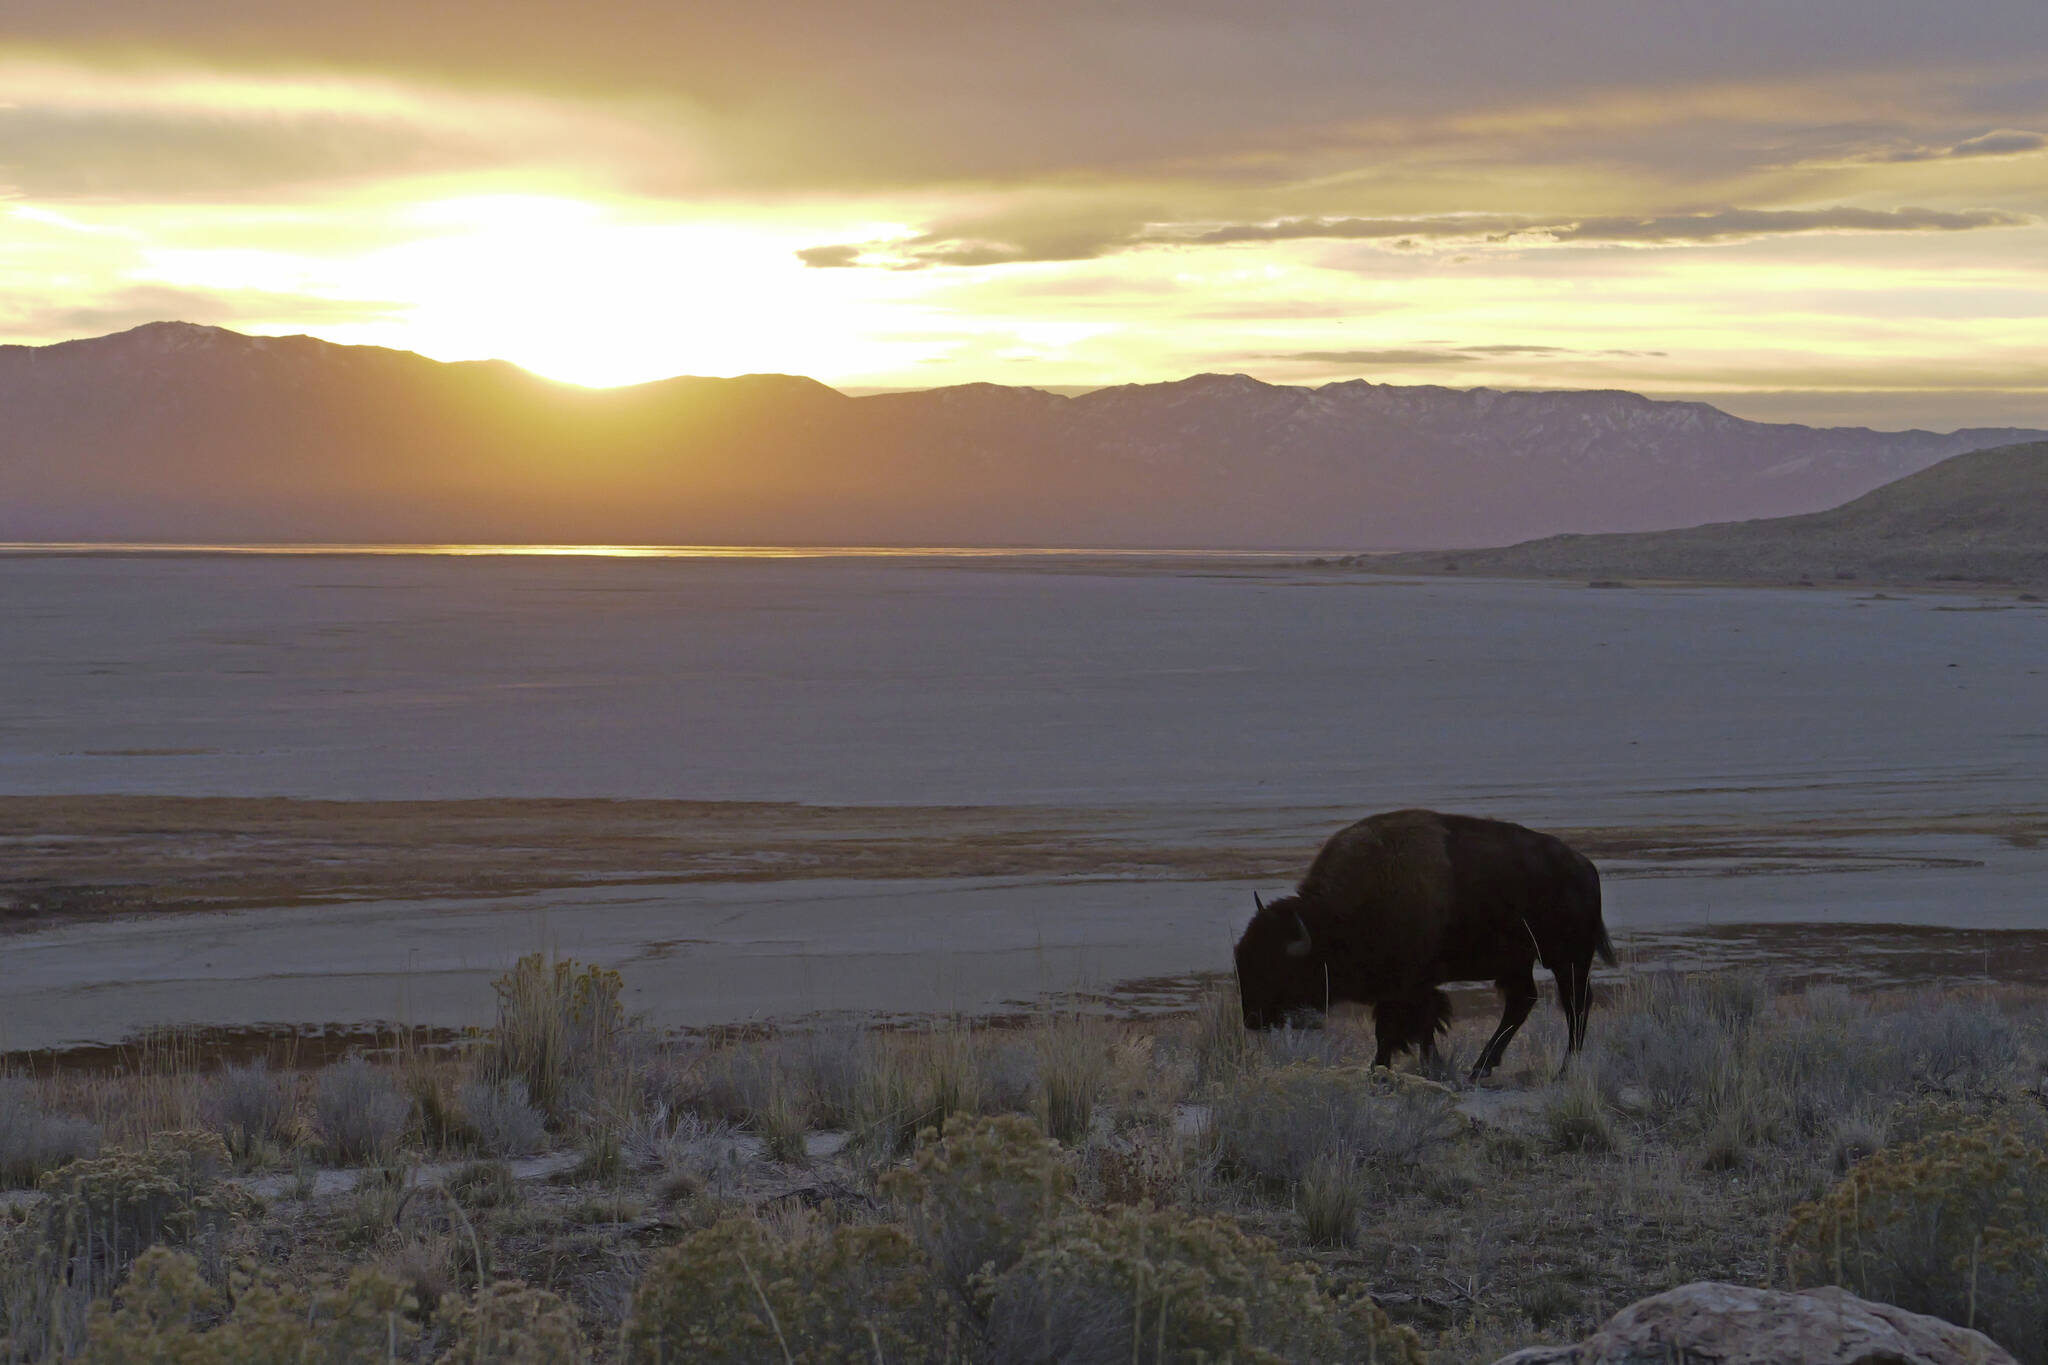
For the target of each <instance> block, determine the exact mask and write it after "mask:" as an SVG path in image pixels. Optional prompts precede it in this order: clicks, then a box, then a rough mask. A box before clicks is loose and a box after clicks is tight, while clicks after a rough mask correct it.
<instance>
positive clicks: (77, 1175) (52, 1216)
mask: <svg viewBox="0 0 2048 1365" xmlns="http://www.w3.org/2000/svg"><path fill="white" fill-rule="evenodd" d="M228 1165H229V1157H228V1149H227V1145H226V1144H225V1143H223V1142H222V1141H221V1139H220V1137H219V1136H218V1135H217V1134H214V1133H203V1132H171V1133H157V1134H155V1135H153V1136H151V1137H150V1139H149V1140H148V1142H147V1143H146V1144H145V1145H144V1146H142V1147H141V1148H122V1149H116V1150H114V1151H112V1152H109V1153H108V1154H107V1155H105V1156H102V1157H96V1158H93V1159H91V1160H86V1161H74V1162H72V1163H71V1164H70V1165H68V1166H65V1167H62V1168H60V1169H58V1170H55V1171H51V1172H49V1173H48V1174H46V1175H44V1176H43V1178H42V1179H41V1180H40V1181H38V1182H37V1188H38V1189H40V1190H41V1191H42V1193H43V1195H44V1198H43V1201H42V1204H41V1207H40V1209H39V1214H40V1218H41V1239H40V1240H41V1243H42V1247H41V1254H43V1255H45V1256H48V1257H50V1258H52V1263H53V1264H61V1265H63V1266H65V1267H66V1270H65V1272H64V1273H65V1276H66V1278H68V1280H69V1281H70V1282H71V1283H72V1284H73V1285H74V1286H78V1287H81V1288H85V1289H86V1290H87V1291H88V1292H89V1293H91V1294H103V1293H105V1292H107V1291H108V1290H110V1289H112V1288H113V1287H114V1286H115V1285H116V1284H118V1283H119V1282H120V1280H121V1278H122V1277H123V1276H124V1275H125V1274H126V1273H127V1270H128V1267H129V1266H130V1265H131V1264H132V1263H133V1262H134V1261H135V1258H136V1257H137V1256H139V1255H140V1254H141V1253H142V1252H144V1251H146V1250H147V1249H149V1248H150V1247H153V1246H168V1247H190V1248H192V1249H194V1250H195V1251H197V1252H199V1253H201V1255H202V1256H204V1257H207V1258H209V1259H210V1258H211V1257H212V1256H213V1255H214V1254H215V1253H216V1252H217V1250H218V1246H219V1241H220V1236H221V1234H222V1232H223V1231H224V1230H225V1228H226V1226H227V1224H228V1223H229V1222H230V1221H232V1220H233V1219H235V1218H236V1217H239V1216H242V1215H244V1214H246V1213H248V1212H250V1211H251V1209H252V1208H253V1207H254V1201H253V1200H252V1199H251V1198H250V1196H249V1195H247V1194H246V1193H244V1192H243V1191H241V1190H239V1189H236V1188H234V1187H232V1186H224V1185H222V1184H221V1183H220V1179H219V1177H220V1175H221V1173H222V1172H223V1171H225V1170H227V1169H228Z"/></svg>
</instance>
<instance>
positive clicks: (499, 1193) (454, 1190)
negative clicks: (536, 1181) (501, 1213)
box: [443, 1161, 519, 1209]
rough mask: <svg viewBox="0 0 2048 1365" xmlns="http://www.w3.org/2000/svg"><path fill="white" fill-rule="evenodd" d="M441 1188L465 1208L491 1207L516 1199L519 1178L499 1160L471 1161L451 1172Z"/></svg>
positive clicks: (514, 1201) (515, 1201)
mask: <svg viewBox="0 0 2048 1365" xmlns="http://www.w3.org/2000/svg"><path fill="white" fill-rule="evenodd" d="M443 1188H444V1189H446V1190H447V1191H448V1193H449V1195H450V1196H451V1197H452V1198H453V1199H454V1200H455V1202H456V1203H458V1204H460V1205H462V1207H464V1208H466V1209H495V1208H501V1207H503V1206H504V1205H507V1204H516V1203H518V1202H519V1181H518V1180H517V1179H516V1178H514V1176H513V1174H512V1168H511V1167H510V1166H507V1165H506V1164H505V1163H504V1162H502V1161H472V1162H470V1163H469V1164H468V1165H466V1166H464V1167H462V1168H461V1169H460V1170H457V1171H455V1172H453V1173H451V1174H450V1175H449V1177H448V1179H447V1182H446V1183H445V1184H444V1186H443Z"/></svg>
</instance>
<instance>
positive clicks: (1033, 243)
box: [797, 206, 2036, 270]
mask: <svg viewBox="0 0 2048 1365" xmlns="http://www.w3.org/2000/svg"><path fill="white" fill-rule="evenodd" d="M2035 221H2036V220H2035V219H2034V218H2032V217H2030V216H2028V215H2025V214H2019V213H2012V212H2008V211H2006V210H2003V209H1966V210H1960V211H1948V210H1940V209H1925V208H1898V209H1865V208H1853V207H1848V206H1837V207H1833V208H1823V209H1736V208H1729V209H1719V210H1716V211H1714V212H1711V213H1685V214H1661V215H1646V216H1640V217H1637V216H1629V215H1620V214H1603V215H1597V216H1590V217H1583V218H1581V217H1563V216H1560V217H1538V216H1534V215H1510V214H1486V213H1471V214H1466V213H1451V214H1438V215H1432V216H1427V217H1413V218H1283V219H1278V220H1275V221H1271V222H1261V223H1225V224H1222V225H1220V226H1219V225H1203V224H1154V225H1152V226H1150V227H1143V228H1140V227H1137V226H1129V225H1126V226H1123V227H1117V226H1112V225H1111V224H1110V223H1107V222H1105V223H1102V224H1092V225H1083V226H1069V227H1062V228H1060V229H1059V230H1057V231H1053V232H1043V231H1039V232H1034V231H1031V230H1030V229H1028V228H1027V229H1026V230H1025V231H1021V232H1017V233H1014V234H1009V235H1003V236H989V237H961V236H955V235H952V232H951V231H950V230H948V229H938V230H935V231H932V232H928V233H924V234H921V235H919V236H915V237H909V238H903V239H899V240H897V241H893V242H870V243H867V244H865V245H863V246H857V247H856V246H851V245H838V246H821V247H810V248H807V249H805V250H803V251H800V252H798V253H797V255H798V256H799V257H800V258H801V259H802V260H803V261H804V263H805V264H806V265H813V266H853V265H867V266H877V267H882V268H887V269H892V270H921V269H925V268H927V267H940V266H955V267H976V266H991V265H1017V264H1021V263H1025V262H1041V261H1080V260H1093V259H1095V258H1097V257H1100V256H1104V255H1108V254H1111V253H1114V252H1118V251H1125V250H1130V249H1134V248H1138V247H1146V246H1177V247H1190V246H1229V245H1237V244H1241V243H1248V242H1289V241H1318V240H1328V241H1376V242H1385V243H1388V244H1390V245H1391V246H1393V247H1395V248H1397V249H1409V248H1414V247H1419V246H1420V245H1421V244H1423V243H1425V242H1459V243H1470V244H1474V245H1482V246H1483V245H1492V246H1508V247H1521V246H1533V245H1541V244H1545V243H1563V244H1580V243H1596V244H1597V243H1608V244H1632V245H1642V246H1677V245H1696V244H1708V245H1712V244H1718V243H1725V242H1738V241H1747V240H1752V239H1755V238H1760V237H1780V236H1792V235H1797V234H1800V233H1813V232H1967V231H1972V230H1975V229H1981V228H2001V227H2023V226H2026V225H2029V224H2031V223H2033V222H2035Z"/></svg>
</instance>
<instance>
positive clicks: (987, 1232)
mask: <svg viewBox="0 0 2048 1365" xmlns="http://www.w3.org/2000/svg"><path fill="white" fill-rule="evenodd" d="M934 1136H935V1135H934V1134H932V1133H931V1132H930V1131H929V1130H927V1132H926V1134H925V1138H926V1141H925V1142H924V1145H923V1146H921V1147H920V1148H919V1149H918V1152H917V1155H916V1158H915V1160H914V1161H913V1163H912V1165H911V1167H910V1169H908V1170H903V1171H892V1172H891V1173H890V1174H888V1175H887V1176H884V1177H883V1178H882V1181H881V1187H882V1192H883V1193H884V1194H885V1195H886V1196H887V1197H888V1198H889V1199H890V1200H891V1201H892V1202H894V1204H895V1205H896V1207H897V1209H898V1210H899V1211H900V1212H901V1214H902V1217H903V1219H904V1222H905V1224H906V1225H907V1226H908V1228H909V1230H910V1232H911V1235H912V1236H913V1237H915V1238H916V1239H917V1242H918V1244H919V1246H920V1247H922V1248H923V1250H924V1252H925V1254H926V1255H927V1256H928V1257H929V1258H930V1260H931V1263H932V1266H933V1268H934V1269H935V1270H936V1271H937V1273H938V1275H939V1276H940V1278H941V1280H942V1281H943V1282H944V1284H945V1285H946V1287H947V1288H948V1289H951V1290H952V1291H953V1292H954V1293H955V1294H956V1295H957V1296H959V1297H960V1299H961V1300H962V1302H963V1303H965V1304H967V1305H968V1306H969V1307H970V1308H972V1309H973V1310H975V1311H976V1312H977V1313H978V1312H980V1311H981V1310H983V1309H985V1308H986V1306H987V1295H988V1287H989V1285H990V1284H991V1283H992V1282H993V1280H994V1279H995V1277H996V1276H998V1275H1000V1274H1002V1272H1003V1271H1005V1270H1007V1269H1009V1267H1010V1266H1011V1265H1013V1264H1015V1263H1016V1260H1017V1258H1018V1257H1019V1256H1021V1255H1023V1254H1024V1247H1025V1244H1026V1243H1027V1242H1028V1241H1029V1240H1030V1239H1031V1237H1032V1236H1033V1235H1034V1234H1035V1233H1037V1232H1038V1231H1039V1230H1040V1229H1041V1228H1044V1227H1046V1226H1047V1225H1049V1224H1051V1223H1052V1222H1053V1221H1054V1220H1056V1219H1057V1218H1058V1217H1059V1216H1060V1215H1061V1214H1063V1213H1065V1212H1066V1211H1067V1210H1068V1209H1069V1208H1070V1207H1071V1206H1072V1204H1073V1190H1074V1174H1073V1169H1072V1166H1071V1165H1070V1163H1069V1160H1068V1158H1067V1156H1066V1154H1065V1153H1064V1152H1062V1151H1061V1149H1060V1146H1059V1144H1058V1143H1056V1142H1054V1141H1052V1140H1051V1139H1049V1138H1047V1137H1046V1136H1045V1135H1044V1134H1043V1133H1042V1132H1040V1131H1039V1129H1038V1126H1037V1125H1036V1124H1034V1123H1032V1122H1031V1121H1030V1120H1029V1119H1025V1118H1021V1117H1019V1116H1017V1115H1015V1114H1001V1115H997V1116H995V1117H992V1118H967V1117H961V1116H956V1117H954V1118H952V1119H950V1120H948V1121H947V1123H946V1132H945V1136H944V1137H943V1138H939V1139H937V1140H936V1141H935V1140H933V1138H934Z"/></svg>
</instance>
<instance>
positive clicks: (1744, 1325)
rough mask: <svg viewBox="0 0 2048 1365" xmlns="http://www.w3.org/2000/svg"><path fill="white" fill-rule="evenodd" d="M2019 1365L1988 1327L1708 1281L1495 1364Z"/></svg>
mask: <svg viewBox="0 0 2048 1365" xmlns="http://www.w3.org/2000/svg"><path fill="white" fill-rule="evenodd" d="M1689 1360H1699V1361H1713V1362H1714V1363H1715V1365H2018V1362H2017V1361H2015V1360H2014V1359H2013V1357H2012V1356H2011V1355H2010V1354H2009V1353H2007V1352H2006V1351H2004V1350H2003V1349H2001V1348H2000V1347H1999V1346H1998V1345H1996V1344H1995V1343H1994V1342H1993V1341H1992V1340H1991V1338H1989V1337H1987V1336H1985V1335H1984V1334H1983V1333H1982V1332H1972V1331H1970V1330H1968V1329H1967V1328H1962V1327H1957V1326H1955V1325H1954V1324H1953V1323H1947V1322H1943V1321H1942V1320H1941V1319H1940V1318H1930V1317H1927V1316H1925V1315H1924V1314H1920V1313H1908V1312H1907V1311H1906V1310H1905V1309H1903V1308H1893V1307H1891V1306H1890V1305H1889V1304H1882V1303H1872V1302H1870V1301H1869V1300H1868V1299H1859V1298H1857V1297H1856V1296H1855V1295H1854V1294H1851V1293H1848V1292H1847V1291H1845V1290H1841V1289H1836V1288H1833V1287H1830V1288H1826V1289H1806V1290H1801V1291H1799V1292H1797V1293H1788V1292H1786V1291H1784V1290H1781V1289H1749V1288H1746V1287H1744V1286H1742V1285H1736V1284H1716V1283H1713V1282H1711V1281H1703V1282H1701V1283H1699V1284H1688V1285H1682V1286H1680V1287H1679V1288H1677V1289H1673V1290H1671V1291H1670V1292H1668V1293H1664V1294H1659V1295H1657V1296H1656V1297H1655V1298H1650V1299H1644V1300H1643V1301H1642V1302H1640V1303H1636V1304H1631V1305H1630V1306H1629V1307H1627V1308H1624V1309H1622V1310H1621V1311H1620V1312H1619V1313H1616V1314H1615V1315H1614V1316H1613V1317H1611V1318H1609V1319H1608V1320H1607V1323H1606V1325H1605V1326H1603V1327H1602V1328H1601V1329H1600V1330H1599V1331H1597V1332H1595V1333H1594V1334H1593V1335H1592V1336H1590V1337H1587V1338H1586V1339H1585V1340H1584V1341H1582V1342H1580V1343H1579V1344H1578V1345H1576V1346H1532V1347H1530V1348H1529V1349H1527V1350H1524V1351H1517V1352H1515V1353H1514V1354H1513V1355H1511V1356H1506V1357H1503V1358H1502V1359H1500V1360H1498V1361H1496V1362H1495V1363H1494V1365H1666V1362H1670V1361H1689Z"/></svg>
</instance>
